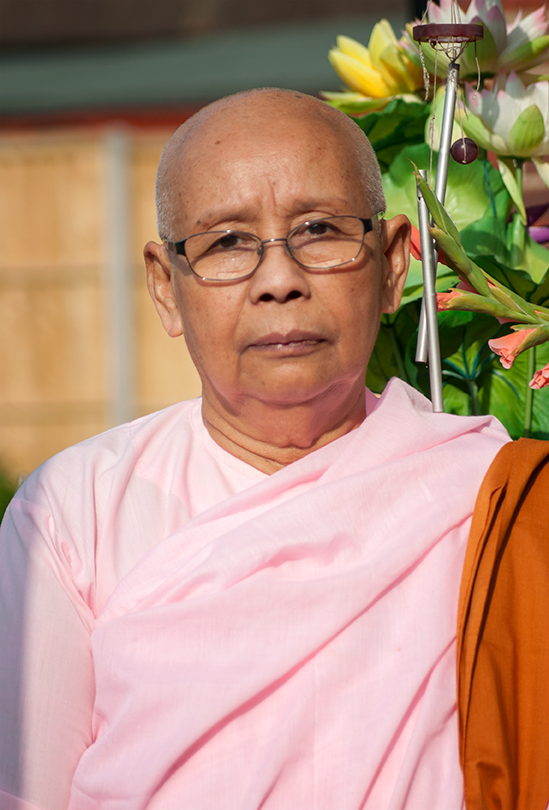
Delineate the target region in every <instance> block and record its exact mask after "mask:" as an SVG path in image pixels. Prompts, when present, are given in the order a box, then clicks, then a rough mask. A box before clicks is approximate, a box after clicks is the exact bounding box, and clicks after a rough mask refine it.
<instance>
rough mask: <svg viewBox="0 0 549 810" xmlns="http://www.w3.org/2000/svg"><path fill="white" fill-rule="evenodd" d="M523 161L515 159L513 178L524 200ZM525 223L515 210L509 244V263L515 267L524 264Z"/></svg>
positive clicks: (517, 267)
mask: <svg viewBox="0 0 549 810" xmlns="http://www.w3.org/2000/svg"><path fill="white" fill-rule="evenodd" d="M523 164H524V161H523V160H520V159H519V158H516V159H515V180H516V181H517V186H518V190H519V191H520V196H521V198H522V199H523V200H524V194H523V170H522V167H523ZM526 233H527V230H526V223H524V222H523V221H522V217H521V215H520V213H519V212H518V211H515V215H514V217H513V224H512V232H511V237H512V244H511V246H510V247H511V264H512V267H514V268H516V269H519V268H521V269H525V268H523V264H524V250H525V248H526Z"/></svg>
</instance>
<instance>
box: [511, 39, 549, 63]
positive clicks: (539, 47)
mask: <svg viewBox="0 0 549 810" xmlns="http://www.w3.org/2000/svg"><path fill="white" fill-rule="evenodd" d="M548 48H549V36H542V37H538V38H537V39H534V40H532V41H527V42H522V43H521V44H520V45H518V46H517V47H515V48H510V47H509V45H507V47H506V48H505V50H504V51H502V52H501V53H500V55H499V64H500V65H501V67H502V68H504V69H505V70H511V69H514V70H527V69H528V68H530V67H533V66H534V65H538V64H539V63H540V62H543V60H544V59H545V58H546V55H547V49H548Z"/></svg>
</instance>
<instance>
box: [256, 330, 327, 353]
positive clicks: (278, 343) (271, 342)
mask: <svg viewBox="0 0 549 810" xmlns="http://www.w3.org/2000/svg"><path fill="white" fill-rule="evenodd" d="M325 342H326V340H325V338H323V337H322V335H319V334H317V333H315V332H305V331H303V330H301V329H292V331H291V332H287V333H286V334H285V335H283V334H281V333H280V332H271V333H270V334H268V335H264V336H263V337H261V338H259V339H258V340H254V341H253V342H252V343H251V344H250V346H249V348H251V349H257V350H259V351H264V352H274V353H276V354H300V353H303V352H308V351H311V349H315V348H316V347H317V346H320V345H321V344H322V343H325Z"/></svg>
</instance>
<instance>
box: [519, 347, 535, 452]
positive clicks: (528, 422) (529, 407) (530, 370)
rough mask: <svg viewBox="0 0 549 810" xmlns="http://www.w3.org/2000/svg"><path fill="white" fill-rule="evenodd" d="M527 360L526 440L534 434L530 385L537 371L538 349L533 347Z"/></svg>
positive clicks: (531, 389) (528, 353)
mask: <svg viewBox="0 0 549 810" xmlns="http://www.w3.org/2000/svg"><path fill="white" fill-rule="evenodd" d="M526 359H527V360H528V365H527V368H526V394H525V396H524V430H523V432H522V435H523V436H524V438H525V439H529V438H530V433H531V432H532V413H533V410H534V389H533V388H530V386H529V385H528V383H529V382H530V380H531V379H532V377H533V376H534V371H535V370H536V347H535V346H533V347H532V348H531V349H529V350H528V351H527V352H526Z"/></svg>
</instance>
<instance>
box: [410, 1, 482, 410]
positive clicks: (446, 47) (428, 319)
mask: <svg viewBox="0 0 549 810" xmlns="http://www.w3.org/2000/svg"><path fill="white" fill-rule="evenodd" d="M451 11H452V22H451V23H429V24H427V25H416V26H414V28H413V37H414V39H415V41H416V42H418V43H419V52H420V55H421V57H422V61H423V50H422V48H423V45H422V43H428V44H429V45H430V46H431V47H432V48H434V50H435V74H434V83H435V88H434V90H433V98H435V95H436V78H437V62H438V59H437V54H438V52H439V51H442V52H443V53H445V54H446V56H447V57H448V61H449V64H448V74H447V81H446V91H445V98H444V112H443V115H442V127H441V133H440V147H439V153H438V162H437V172H436V182H435V194H436V196H437V198H438V200H439V201H440V202H441V203H442V204H443V205H444V199H445V197H446V182H447V179H448V162H449V159H450V151H451V149H450V144H451V141H452V129H453V126H454V115H455V109H456V99H457V93H458V82H459V64H458V61H457V60H458V59H459V57H460V56H461V54H462V53H463V51H464V49H465V48H466V46H467V45H468V44H469V43H470V42H475V43H476V42H477V40H479V39H483V37H484V27H483V26H482V25H475V24H469V23H468V24H465V23H462V22H460V9H459V6H458V5H457V3H456V2H453V3H452V6H451ZM477 65H478V61H477ZM424 79H425V89H426V95H428V90H429V74H428V73H427V71H426V70H425V65H424ZM431 130H432V127H431ZM466 142H470V145H469V143H466ZM454 147H455V152H456V154H457V157H458V158H459V157H461V158H462V160H458V162H459V163H470V162H471V161H472V160H474V158H475V157H476V154H475V155H474V157H473V152H474V150H475V149H476V152H477V153H478V147H477V145H476V144H475V143H474V142H473V141H472V140H470V139H469V138H465V136H464V135H463V133H462V138H461V139H460V140H459V141H456V143H455V144H454V146H453V147H452V149H454ZM473 147H474V149H473ZM432 153H433V147H432V141H431V167H432ZM463 158H465V159H463ZM454 159H456V157H455V156H454ZM430 174H431V172H430ZM431 182H432V181H431ZM418 215H419V228H420V233H421V239H422V248H423V245H425V250H424V249H422V253H421V255H422V264H423V286H424V298H423V301H422V306H421V319H420V323H419V333H418V342H417V348H416V357H415V359H416V362H417V363H426V362H427V361H429V378H430V384H431V400H432V402H433V410H434V411H443V410H444V402H443V396H442V375H441V367H440V345H439V339H438V323H437V316H436V305H434V304H433V301H434V295H435V278H436V258H435V251H434V250H433V241H432V238H431V235H430V233H429V222H428V217H427V213H426V205H425V202H424V200H423V198H422V196H421V193H420V192H419V188H418ZM427 246H430V249H429V248H428V247H427ZM427 291H429V292H428V293H427ZM431 299H432V300H431ZM427 312H429V315H427Z"/></svg>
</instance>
